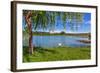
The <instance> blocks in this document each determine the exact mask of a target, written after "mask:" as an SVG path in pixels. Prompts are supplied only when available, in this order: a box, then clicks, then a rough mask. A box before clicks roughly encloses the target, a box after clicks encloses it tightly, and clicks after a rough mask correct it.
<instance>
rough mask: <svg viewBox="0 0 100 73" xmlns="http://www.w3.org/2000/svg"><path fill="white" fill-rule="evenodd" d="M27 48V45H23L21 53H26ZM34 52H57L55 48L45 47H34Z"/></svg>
mask: <svg viewBox="0 0 100 73" xmlns="http://www.w3.org/2000/svg"><path fill="white" fill-rule="evenodd" d="M28 50H29V47H27V46H24V47H23V55H26V54H28ZM33 51H34V52H39V53H41V54H44V53H45V52H49V53H52V54H54V53H57V52H56V51H55V50H52V49H46V48H42V47H34V50H33Z"/></svg>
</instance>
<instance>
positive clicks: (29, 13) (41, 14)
mask: <svg viewBox="0 0 100 73" xmlns="http://www.w3.org/2000/svg"><path fill="white" fill-rule="evenodd" d="M23 15H24V16H25V21H26V24H27V30H28V34H29V54H33V53H34V45H33V43H32V40H33V38H32V36H33V35H34V33H33V32H32V30H33V29H34V30H36V29H39V28H40V29H43V30H44V29H47V28H48V29H50V30H54V29H55V22H56V20H57V16H59V17H60V20H61V21H62V26H63V27H64V29H65V30H66V22H67V21H68V23H70V25H71V28H73V26H74V24H75V25H76V24H77V25H78V24H79V23H80V22H82V19H83V14H82V13H77V12H76V13H75V12H53V11H34V10H24V11H23ZM74 20H75V22H76V23H73V21H74Z"/></svg>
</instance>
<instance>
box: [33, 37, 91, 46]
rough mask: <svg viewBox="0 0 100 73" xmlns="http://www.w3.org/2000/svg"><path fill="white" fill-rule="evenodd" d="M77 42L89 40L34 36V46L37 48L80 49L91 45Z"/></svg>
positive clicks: (83, 38)
mask: <svg viewBox="0 0 100 73" xmlns="http://www.w3.org/2000/svg"><path fill="white" fill-rule="evenodd" d="M77 40H88V38H85V37H77V36H33V45H35V46H37V47H58V46H69V47H78V46H89V45H90V43H82V42H79V41H77Z"/></svg>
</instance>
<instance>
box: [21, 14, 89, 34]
mask: <svg viewBox="0 0 100 73" xmlns="http://www.w3.org/2000/svg"><path fill="white" fill-rule="evenodd" d="M24 25H25V20H24V19H23V28H24ZM55 25H56V26H55V29H54V31H55V32H61V31H63V30H64V28H63V26H62V22H61V20H60V19H59V17H57V20H56V23H55ZM33 30H34V29H33ZM37 31H44V30H42V29H38V30H37ZM48 31H49V29H46V30H45V32H48ZM88 32H91V13H83V22H82V23H81V24H79V26H78V29H77V30H71V27H70V24H69V23H66V33H88Z"/></svg>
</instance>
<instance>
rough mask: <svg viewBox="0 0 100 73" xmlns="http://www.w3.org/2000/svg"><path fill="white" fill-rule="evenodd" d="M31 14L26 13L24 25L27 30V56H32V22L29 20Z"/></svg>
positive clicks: (29, 12)
mask: <svg viewBox="0 0 100 73" xmlns="http://www.w3.org/2000/svg"><path fill="white" fill-rule="evenodd" d="M31 16H32V12H31V11H28V13H27V14H26V23H27V26H28V30H29V54H33V43H32V40H33V38H32V20H31Z"/></svg>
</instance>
